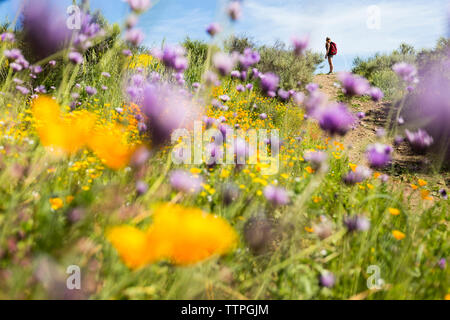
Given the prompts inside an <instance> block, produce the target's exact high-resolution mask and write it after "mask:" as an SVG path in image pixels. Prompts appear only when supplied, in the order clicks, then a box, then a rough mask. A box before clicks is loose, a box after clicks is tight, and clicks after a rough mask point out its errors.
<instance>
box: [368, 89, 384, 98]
mask: <svg viewBox="0 0 450 320" xmlns="http://www.w3.org/2000/svg"><path fill="white" fill-rule="evenodd" d="M369 95H370V97H371V98H372V100H373V101H375V102H379V101H381V100H382V99H383V97H384V94H383V91H381V89H380V88H376V87H372V88H370V90H369Z"/></svg>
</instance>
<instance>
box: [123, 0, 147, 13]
mask: <svg viewBox="0 0 450 320" xmlns="http://www.w3.org/2000/svg"><path fill="white" fill-rule="evenodd" d="M126 1H127V2H128V4H129V5H130V8H131V10H133V11H136V12H142V11H145V10H147V9H148V8H149V7H150V0H126Z"/></svg>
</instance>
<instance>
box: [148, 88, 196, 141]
mask: <svg viewBox="0 0 450 320" xmlns="http://www.w3.org/2000/svg"><path fill="white" fill-rule="evenodd" d="M142 111H143V112H144V114H145V115H146V116H147V117H148V121H149V123H148V128H149V130H150V136H151V140H152V143H153V144H154V146H160V145H162V144H163V143H164V142H166V141H167V140H169V139H170V135H171V134H172V132H173V131H174V130H175V129H178V128H180V127H181V126H182V125H183V124H184V123H185V122H186V120H187V119H188V117H191V116H192V117H197V116H198V114H197V111H198V110H197V108H196V107H195V105H194V104H193V103H192V101H191V100H190V99H189V98H188V97H187V96H186V95H185V94H184V93H182V92H180V90H178V89H177V88H174V87H172V86H170V85H169V84H147V85H146V86H145V87H144V89H143V99H142ZM186 125H187V123H186Z"/></svg>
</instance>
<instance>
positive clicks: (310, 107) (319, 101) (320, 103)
mask: <svg viewBox="0 0 450 320" xmlns="http://www.w3.org/2000/svg"><path fill="white" fill-rule="evenodd" d="M327 102H328V96H327V95H326V94H324V93H323V92H320V91H319V90H316V91H313V92H312V93H311V94H310V95H309V96H308V98H307V99H306V100H305V110H306V113H307V115H308V116H311V115H313V116H314V115H315V114H316V113H317V111H319V110H322V108H323V107H325V105H326V103H327Z"/></svg>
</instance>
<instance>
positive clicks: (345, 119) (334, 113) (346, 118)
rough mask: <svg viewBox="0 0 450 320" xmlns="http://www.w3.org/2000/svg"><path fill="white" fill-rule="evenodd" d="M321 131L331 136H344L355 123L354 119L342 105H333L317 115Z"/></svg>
mask: <svg viewBox="0 0 450 320" xmlns="http://www.w3.org/2000/svg"><path fill="white" fill-rule="evenodd" d="M317 117H318V120H319V125H320V127H321V128H322V130H324V131H327V132H328V133H329V134H331V135H336V134H338V135H341V136H343V135H345V134H346V133H347V131H349V130H350V129H351V127H352V125H353V124H354V123H355V117H354V116H353V114H352V113H351V112H350V111H349V110H348V108H347V106H346V105H345V104H343V103H338V104H333V105H331V106H328V107H326V108H323V109H322V110H321V111H319V112H318V113H317Z"/></svg>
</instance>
